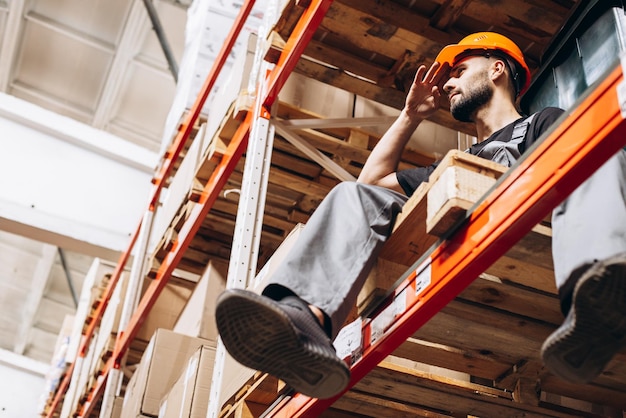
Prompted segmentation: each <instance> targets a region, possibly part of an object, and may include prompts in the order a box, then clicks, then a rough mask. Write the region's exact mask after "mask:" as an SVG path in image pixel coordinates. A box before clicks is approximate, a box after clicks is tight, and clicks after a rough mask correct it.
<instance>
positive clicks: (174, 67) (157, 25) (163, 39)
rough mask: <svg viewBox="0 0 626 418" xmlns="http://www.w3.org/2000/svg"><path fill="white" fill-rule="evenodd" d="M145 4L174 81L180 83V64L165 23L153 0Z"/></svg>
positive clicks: (144, 1) (148, 0) (145, 0)
mask: <svg viewBox="0 0 626 418" xmlns="http://www.w3.org/2000/svg"><path fill="white" fill-rule="evenodd" d="M143 4H144V5H145V6H146V11H147V12H148V16H149V17H150V22H151V23H152V29H154V33H156V36H157V39H158V40H159V44H160V45H161V49H162V50H163V54H164V55H165V59H166V60H167V65H168V67H169V69H170V72H171V73H172V76H173V77H174V81H176V82H177V83H178V64H176V58H174V54H173V53H172V48H170V43H169V42H168V41H167V36H166V35H165V30H163V25H161V20H160V19H159V14H158V13H157V11H156V8H155V7H154V4H152V0H143Z"/></svg>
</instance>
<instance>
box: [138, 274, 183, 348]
mask: <svg viewBox="0 0 626 418" xmlns="http://www.w3.org/2000/svg"><path fill="white" fill-rule="evenodd" d="M151 282H152V280H151V279H146V280H145V282H144V284H143V287H144V289H143V292H142V294H144V293H145V291H146V289H147V288H148V286H149V285H150V283H151ZM190 295H191V290H190V289H188V288H186V287H183V286H178V285H176V284H173V283H167V284H166V285H165V288H164V289H163V290H162V291H161V294H160V295H159V297H158V298H157V301H156V303H155V304H154V306H153V307H152V309H150V312H148V315H147V317H146V319H145V320H144V322H143V324H141V328H139V331H138V332H137V335H136V336H135V339H138V340H143V341H149V340H150V338H152V336H153V334H154V333H155V331H156V330H157V329H158V328H165V329H172V328H174V324H176V320H177V319H178V316H179V315H180V313H181V312H182V310H183V309H184V308H185V305H186V304H187V300H189V297H190Z"/></svg>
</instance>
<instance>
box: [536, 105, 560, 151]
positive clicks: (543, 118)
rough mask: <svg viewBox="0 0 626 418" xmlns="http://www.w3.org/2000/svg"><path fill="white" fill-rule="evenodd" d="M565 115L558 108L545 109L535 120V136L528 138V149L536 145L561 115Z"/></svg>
mask: <svg viewBox="0 0 626 418" xmlns="http://www.w3.org/2000/svg"><path fill="white" fill-rule="evenodd" d="M563 113H565V111H564V110H563V109H559V108H558V107H547V108H545V109H543V110H542V111H541V112H540V113H539V114H537V117H536V119H535V121H534V122H535V123H534V124H533V125H534V126H533V127H532V130H533V131H532V132H533V135H529V136H527V142H528V143H527V147H529V146H530V145H532V144H534V143H535V142H536V141H537V139H539V138H540V137H541V136H542V135H543V134H544V133H545V132H547V131H548V130H549V129H550V127H551V126H552V125H553V124H554V122H556V120H557V119H559V118H560V117H561V115H562V114H563Z"/></svg>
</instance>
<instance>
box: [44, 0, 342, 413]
mask: <svg viewBox="0 0 626 418" xmlns="http://www.w3.org/2000/svg"><path fill="white" fill-rule="evenodd" d="M254 3H255V1H254V0H246V2H245V3H244V5H243V6H242V8H241V10H240V12H239V14H238V16H237V18H236V19H235V22H234V24H233V27H232V29H231V31H230V33H229V35H228V37H227V38H226V41H225V43H224V45H223V46H222V49H221V50H220V53H219V54H218V57H217V59H216V61H215V62H214V64H213V67H212V68H211V71H210V72H209V74H208V76H207V79H206V81H205V83H204V84H203V86H202V88H201V90H200V93H199V94H198V97H197V99H196V101H195V102H194V104H193V106H192V108H191V109H190V112H189V113H188V114H187V116H186V118H185V120H184V122H183V123H182V124H181V126H180V127H179V130H178V133H177V135H176V137H175V139H174V141H173V142H172V145H171V146H170V148H169V149H168V151H167V152H166V154H165V156H164V162H163V165H162V166H161V167H160V169H159V170H158V172H157V173H156V176H155V178H154V180H153V183H154V188H153V191H152V194H151V196H152V197H151V199H150V203H149V207H148V211H151V212H154V210H155V207H156V205H157V203H158V200H159V194H160V192H161V190H162V188H163V186H164V184H165V182H166V180H167V179H168V177H169V175H170V173H171V171H172V168H173V165H174V163H175V162H176V160H177V159H178V157H179V155H180V153H181V151H182V149H183V146H184V144H185V142H186V141H187V139H188V138H189V136H190V134H191V132H192V129H193V126H194V124H195V123H196V121H197V119H198V117H199V115H200V112H201V110H202V107H203V105H204V103H205V101H206V99H207V97H208V95H209V93H210V92H211V90H212V88H213V86H214V84H215V81H216V80H217V77H218V75H219V73H220V71H221V70H222V67H223V65H224V63H225V62H226V59H227V57H228V54H229V53H230V51H231V50H232V47H233V45H234V44H235V42H236V40H237V37H238V36H239V34H240V32H241V29H242V28H243V26H244V24H245V21H246V19H247V17H248V16H249V14H250V11H251V10H252V7H253V6H254ZM331 3H332V0H311V1H310V2H309V4H308V5H307V6H306V10H305V12H304V14H303V15H302V16H301V18H300V20H299V21H298V23H297V25H296V27H295V28H294V30H293V32H292V34H291V36H290V38H289V39H288V41H287V43H286V45H285V47H284V49H283V52H282V53H281V56H280V58H279V61H278V63H277V64H276V66H275V68H274V69H273V70H272V71H271V72H270V73H269V74H268V76H267V78H266V80H265V82H266V86H267V87H266V89H265V91H266V92H267V94H266V95H265V97H263V98H259V99H257V100H262V104H263V107H264V109H265V114H269V113H268V110H269V109H270V108H271V105H272V104H273V103H274V101H275V100H276V98H277V97H278V93H279V92H280V89H281V88H282V87H283V85H284V84H285V82H286V81H287V78H288V77H289V75H290V74H291V72H292V71H293V69H294V68H295V66H296V64H297V62H298V60H299V59H300V56H301V55H302V53H303V51H304V49H305V48H306V46H307V44H308V42H309V41H310V40H311V38H312V37H313V34H314V33H315V31H316V29H317V27H318V26H319V24H320V23H321V21H322V19H323V18H324V16H325V14H326V12H327V11H328V9H329V7H330V5H331ZM253 122H254V121H253V120H252V114H251V113H248V114H247V115H246V118H245V119H244V121H243V122H242V124H241V125H240V126H239V128H238V129H237V131H236V133H235V134H234V136H233V138H232V139H231V141H230V143H229V145H228V148H227V149H226V152H225V154H224V156H223V157H222V160H221V162H220V163H219V164H218V166H217V167H216V169H215V171H214V172H213V174H212V176H211V178H210V179H209V181H208V182H207V184H206V186H205V188H204V190H203V192H202V194H201V198H200V200H199V202H198V203H197V204H196V205H195V206H194V208H193V210H192V212H191V214H190V216H189V217H188V219H187V221H186V222H185V224H184V225H183V226H182V228H181V231H180V232H179V235H178V240H177V242H176V243H175V245H174V246H173V248H172V249H171V250H170V252H169V253H168V254H167V255H166V257H165V259H164V260H163V263H162V264H161V266H160V268H159V270H158V271H157V274H156V277H155V279H154V280H153V281H152V283H151V284H150V286H149V287H148V289H147V290H146V293H145V294H144V295H143V297H142V299H141V301H140V303H139V305H138V307H137V309H136V311H135V313H134V314H133V316H132V317H131V319H130V322H129V324H128V327H127V329H126V331H125V332H122V333H120V334H119V335H118V337H117V339H116V344H115V349H114V352H113V355H112V356H111V358H109V360H108V361H107V363H106V364H105V365H104V367H103V369H102V370H101V371H100V375H99V377H98V379H97V382H96V385H95V387H94V388H93V389H92V390H91V392H90V393H89V394H88V396H87V400H86V402H85V403H84V404H83V405H82V407H81V409H80V411H79V416H89V414H90V413H91V412H92V411H93V408H94V407H95V405H96V403H97V401H98V400H99V399H100V398H101V397H102V394H103V391H104V388H105V384H106V380H107V377H108V373H109V371H110V370H111V369H112V368H119V367H120V363H121V361H122V358H123V357H124V355H125V353H126V351H127V350H128V348H129V347H130V343H131V341H132V339H133V338H134V336H135V335H136V333H137V331H138V330H139V327H140V326H141V324H142V323H143V321H144V320H145V318H146V316H147V314H148V312H149V311H150V309H151V308H152V306H154V303H155V302H156V300H157V298H158V296H159V294H160V292H161V291H162V290H163V288H164V287H165V285H166V284H167V281H168V280H169V278H170V277H171V274H172V272H173V271H174V269H175V268H176V266H177V265H178V263H179V262H180V260H181V258H182V256H183V254H184V252H185V250H186V249H187V248H188V246H189V244H190V243H191V240H192V239H193V237H194V235H195V234H196V233H197V231H198V229H199V228H200V225H201V224H202V221H203V220H204V218H205V217H206V215H207V214H208V212H209V210H210V209H211V207H212V206H213V204H214V203H215V201H216V199H217V197H218V195H219V193H220V192H221V190H222V188H223V186H224V185H225V183H226V181H227V180H228V178H229V176H230V175H231V174H232V172H233V171H234V169H235V166H236V164H237V162H238V161H239V159H240V158H241V156H242V155H243V153H244V151H245V149H246V146H247V141H248V136H249V133H250V129H251V126H252V123H253ZM141 224H142V221H141V220H140V222H139V225H138V226H137V229H136V230H135V232H134V233H133V235H132V236H131V241H130V243H129V246H128V249H127V250H126V251H125V252H124V253H123V254H122V255H121V256H120V259H119V261H118V264H117V266H116V268H115V270H114V272H113V274H112V277H111V279H110V281H109V284H108V286H107V288H106V289H105V291H104V294H103V296H102V298H101V300H100V302H99V304H98V306H97V307H96V309H95V312H94V315H93V317H92V318H93V319H92V320H91V321H90V322H89V324H88V327H87V331H86V333H85V334H84V335H83V337H82V340H81V344H80V347H79V351H78V355H77V359H76V360H78V358H79V357H80V358H84V357H85V354H86V351H87V348H88V346H89V341H90V339H91V338H92V337H93V334H94V331H95V329H96V327H97V326H98V325H99V322H100V320H101V318H102V315H103V314H104V310H105V309H106V306H107V304H108V302H109V300H110V298H111V296H112V294H113V290H114V289H115V285H116V284H117V282H118V280H119V278H120V276H121V273H122V271H123V270H124V267H125V265H126V263H127V261H128V259H129V258H130V254H131V252H132V250H133V248H134V245H135V243H136V241H137V237H138V236H139V232H140V230H141V226H142V225H141ZM75 365H76V361H74V362H73V363H72V364H71V365H70V367H69V368H68V371H67V373H66V376H65V378H64V379H63V380H62V381H61V383H60V385H59V387H58V388H57V390H56V393H55V396H54V399H53V401H52V403H51V405H50V409H49V413H48V417H51V416H53V415H54V413H55V411H56V408H57V406H58V405H59V403H60V401H61V399H62V398H63V395H64V394H65V392H66V391H67V389H68V387H69V383H70V380H71V376H72V372H73V369H74V367H75Z"/></svg>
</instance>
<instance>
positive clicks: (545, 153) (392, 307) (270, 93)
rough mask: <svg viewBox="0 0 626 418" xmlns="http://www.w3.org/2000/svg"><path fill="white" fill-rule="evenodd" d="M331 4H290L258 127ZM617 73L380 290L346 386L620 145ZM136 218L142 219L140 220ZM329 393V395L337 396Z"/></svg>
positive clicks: (219, 173)
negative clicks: (287, 28) (295, 16)
mask: <svg viewBox="0 0 626 418" xmlns="http://www.w3.org/2000/svg"><path fill="white" fill-rule="evenodd" d="M331 3H332V0H310V1H306V2H305V1H300V2H299V4H300V5H302V6H305V7H306V10H305V12H304V14H303V15H302V17H301V18H300V20H299V22H298V24H297V25H296V27H295V29H294V30H293V32H292V35H291V37H290V38H289V40H288V41H287V43H286V45H285V47H284V49H283V51H282V54H281V56H280V58H279V61H278V63H277V64H276V66H275V67H274V68H273V69H272V70H271V71H270V72H269V73H268V75H267V76H266V79H265V88H264V90H263V91H264V92H265V93H264V94H263V97H259V98H257V104H259V105H260V107H261V109H262V112H261V115H260V117H262V118H264V119H268V118H269V117H270V109H271V106H272V104H273V103H274V101H275V100H276V98H277V96H278V93H279V91H280V89H281V88H282V86H283V85H284V83H285V81H286V80H287V78H288V76H289V74H290V73H291V71H292V70H293V69H294V67H295V65H296V63H297V61H298V59H299V58H300V55H301V54H302V53H303V51H304V49H305V47H306V45H307V43H308V42H309V41H310V40H311V38H312V36H313V34H314V32H315V30H316V29H317V27H318V25H319V24H320V23H321V21H322V19H323V18H324V15H325V13H326V12H327V10H328V8H329V7H330V5H331ZM253 5H254V1H250V0H248V1H246V2H245V3H244V5H243V7H242V9H241V11H240V13H239V15H238V17H237V19H236V20H235V23H234V26H233V28H232V29H231V32H230V34H229V36H228V38H227V41H226V42H225V44H224V45H223V47H222V50H221V51H220V54H219V55H218V58H217V60H216V62H215V64H214V66H213V68H212V69H211V71H210V73H209V75H208V77H207V80H206V82H205V84H204V85H203V87H202V90H201V92H200V94H199V96H198V98H197V99H196V102H195V103H194V105H193V107H192V108H191V110H190V112H189V113H188V115H187V116H186V118H185V120H184V122H183V123H182V124H181V126H180V129H179V131H178V134H177V135H176V137H175V139H174V140H173V143H172V145H171V147H170V148H169V150H168V151H167V153H166V154H165V156H164V161H163V163H162V166H161V167H160V169H159V170H158V172H157V174H156V176H155V179H154V187H153V190H152V193H151V199H150V203H149V205H148V209H147V213H153V212H154V210H155V207H156V205H157V202H158V199H159V194H160V192H161V189H162V187H163V186H164V184H165V182H166V181H167V179H168V176H169V174H170V173H171V171H172V167H173V164H174V162H175V161H176V160H177V158H178V157H179V155H180V153H181V151H182V149H183V146H184V144H185V142H186V141H187V138H188V137H189V135H190V133H191V131H192V128H193V125H194V124H195V122H196V120H197V119H198V117H199V114H200V109H202V106H203V104H204V102H205V101H206V99H207V97H208V94H209V92H210V91H211V89H212V87H213V85H214V83H215V81H216V79H217V76H218V75H219V72H220V71H221V69H222V66H223V64H224V63H225V61H226V57H227V56H228V53H229V52H230V50H231V49H232V47H233V45H234V43H235V40H236V39H237V36H238V35H239V33H240V31H241V29H242V27H243V25H244V23H245V20H246V18H247V16H248V14H249V13H250V11H251V9H252V6H253ZM623 74H624V71H623V68H622V66H617V67H616V68H615V69H614V70H613V71H611V72H610V73H609V74H608V75H607V76H606V77H605V78H604V79H603V80H602V81H601V82H599V83H598V85H597V86H595V88H593V89H591V90H590V92H589V93H588V94H587V95H586V96H585V97H583V98H582V99H580V101H579V104H578V106H576V107H575V108H574V110H572V111H570V112H568V113H567V114H565V115H563V117H562V118H561V120H560V123H558V124H555V125H556V128H553V130H552V131H551V132H549V133H548V134H546V135H545V137H544V139H543V140H542V141H539V142H538V143H537V145H536V146H535V147H534V150H532V152H529V153H527V154H526V157H525V158H524V159H523V160H522V161H520V163H519V164H518V165H516V167H515V168H514V169H512V170H510V171H509V172H508V173H507V174H506V175H505V176H503V178H501V179H500V181H498V183H497V184H496V185H495V186H494V188H492V190H491V191H490V193H488V195H487V196H486V197H485V198H484V199H483V200H482V201H481V202H479V203H478V204H477V205H476V206H475V207H474V208H472V210H470V211H468V215H467V217H466V220H465V222H464V223H463V224H462V225H461V226H460V227H459V228H457V229H456V230H455V231H453V233H451V234H449V235H448V236H447V237H445V238H444V239H443V240H441V241H440V242H439V243H438V244H436V245H435V246H434V247H433V248H431V251H429V252H428V253H427V254H426V255H424V256H423V257H422V258H421V259H419V260H417V261H416V262H415V264H414V265H413V266H412V267H411V268H410V269H409V270H407V272H406V273H405V274H404V276H403V277H402V278H400V279H399V281H398V284H397V286H395V287H394V289H393V290H391V291H390V292H389V294H388V295H387V297H386V298H385V302H384V303H383V304H382V305H381V306H383V307H382V308H380V310H379V311H378V312H377V313H376V314H374V315H372V316H371V317H370V318H367V319H365V320H364V321H363V326H362V338H363V340H362V342H363V344H362V348H363V352H362V356H361V357H360V359H359V360H358V361H356V362H355V363H354V364H353V365H352V367H351V370H352V379H351V384H350V386H352V385H354V384H355V383H356V382H357V381H359V380H360V379H361V378H363V377H364V376H365V375H366V374H367V373H368V372H369V371H370V370H372V369H373V368H374V367H375V366H376V365H377V364H378V363H379V362H380V361H382V360H383V359H384V358H385V357H386V356H387V355H388V354H390V353H391V352H393V350H394V349H395V348H396V347H398V346H399V345H400V344H401V343H402V342H403V341H405V340H406V339H407V338H408V337H409V336H410V335H411V334H412V333H414V332H415V331H416V330H417V329H418V328H419V327H420V326H422V325H423V324H424V323H426V322H427V321H428V320H429V319H430V318H431V317H432V316H433V315H434V314H435V313H437V312H438V311H439V310H440V309H441V308H443V307H444V306H445V305H446V304H447V303H448V302H449V301H450V300H452V299H453V298H454V297H455V296H456V295H457V294H458V293H460V292H461V291H462V290H463V289H464V288H465V287H466V286H468V285H469V284H470V283H471V282H472V280H474V278H476V277H477V276H478V275H479V274H480V273H482V272H483V271H484V269H485V268H486V266H488V265H490V264H491V263H493V262H494V261H495V260H497V259H498V258H499V257H500V256H501V255H503V254H504V253H505V252H506V250H507V249H509V248H510V247H512V246H513V245H514V244H515V243H516V242H517V241H518V240H519V239H520V238H521V237H523V236H524V235H525V234H526V233H527V232H528V231H529V230H530V229H531V228H532V227H533V226H534V225H535V224H537V223H538V222H540V221H541V220H542V219H543V218H545V216H546V215H547V214H548V213H549V212H550V211H551V210H552V209H553V208H554V207H555V206H556V205H558V204H559V203H560V202H561V201H562V200H563V199H564V198H565V197H566V196H567V195H568V194H569V193H570V192H571V191H572V190H574V189H575V188H576V187H577V186H578V185H580V184H581V183H582V182H583V181H584V180H585V179H586V178H588V177H589V176H590V175H591V174H592V173H593V172H594V171H595V170H596V169H597V168H599V167H600V166H601V165H602V164H603V163H604V162H605V161H606V160H608V159H609V158H610V157H611V156H612V155H613V154H614V153H615V152H617V151H618V150H619V149H620V148H622V147H624V145H625V144H626V123H625V122H624V113H623V110H622V109H623V108H624V107H625V106H624V101H625V100H624V97H623V96H626V94H624V92H625V90H626V88H625V87H624V76H623ZM254 123H256V121H255V120H254V115H253V114H252V113H251V112H249V113H247V115H246V117H245V119H244V121H243V122H242V123H241V125H240V126H239V128H238V129H237V131H236V133H235V134H234V136H233V138H232V140H231V142H230V144H229V146H228V148H227V150H226V152H225V153H224V155H223V156H222V159H221V162H220V163H219V164H218V166H217V168H216V169H215V171H214V173H213V175H212V176H211V178H210V179H209V181H208V182H207V184H206V187H205V188H204V190H203V191H202V193H201V195H200V199H199V201H198V203H197V204H196V205H195V206H194V208H193V210H192V212H191V214H190V216H189V217H188V219H187V220H186V222H185V224H184V225H183V227H182V229H181V231H180V232H179V235H178V240H177V243H176V245H174V246H173V248H172V249H171V250H170V252H169V253H168V254H167V256H166V257H165V259H164V261H163V263H162V264H161V266H160V268H159V270H158V272H157V273H156V277H155V279H154V280H153V281H152V283H151V285H150V286H149V288H148V290H147V291H146V293H145V295H144V296H143V298H142V299H141V302H140V303H139V305H138V307H137V309H136V310H135V312H134V313H133V315H132V317H131V318H130V320H129V322H128V325H127V327H126V329H125V331H124V332H122V333H120V334H119V335H118V337H117V340H116V344H115V349H114V353H113V356H111V358H110V359H109V360H108V362H107V363H106V364H105V366H104V367H103V369H102V370H101V374H100V376H99V378H98V380H97V384H96V387H95V388H94V389H93V390H92V392H91V393H90V394H89V396H88V398H87V401H86V402H85V403H84V404H83V405H82V408H81V410H80V411H79V416H89V415H90V413H91V412H92V411H93V409H94V407H95V405H96V403H97V402H98V400H100V398H101V397H102V394H103V391H104V387H105V384H106V382H107V378H108V377H109V374H110V372H111V371H112V370H116V369H119V367H120V364H121V361H122V359H123V357H124V355H125V353H126V351H127V350H128V349H129V347H130V343H131V341H132V339H133V337H134V336H135V334H136V332H137V331H138V329H139V327H140V326H141V324H142V322H143V320H144V318H145V317H146V315H147V313H148V312H149V310H150V309H151V307H152V306H153V305H154V303H155V302H156V299H157V297H158V296H159V294H160V292H161V290H162V289H163V288H164V287H165V285H166V284H167V281H168V279H169V277H170V276H171V274H172V272H173V270H174V269H175V268H176V266H177V264H178V262H179V261H180V260H181V258H182V255H183V253H184V251H185V249H186V248H187V246H188V245H189V243H190V242H191V239H192V238H193V236H194V234H195V233H196V232H197V231H198V228H199V226H200V224H201V223H202V220H203V219H204V217H205V216H206V215H207V213H208V211H209V210H210V208H211V206H212V205H213V203H214V202H215V200H216V199H217V196H218V194H219V193H220V191H221V189H222V187H223V186H224V184H225V182H226V181H227V179H228V177H229V175H230V174H231V173H232V172H233V170H234V168H235V165H236V164H237V162H238V161H239V159H240V157H241V156H242V155H243V153H244V152H245V148H246V145H247V142H248V137H249V135H250V132H251V129H252V127H253V125H254ZM144 220H145V218H144ZM142 223H145V221H142V222H140V223H139V226H138V227H137V230H136V231H135V233H134V234H133V235H132V237H131V240H130V243H129V247H128V249H127V250H126V251H125V252H124V253H123V254H122V255H121V257H120V260H119V262H118V265H117V267H116V269H115V271H114V273H113V275H112V278H111V280H110V282H109V285H108V287H107V289H106V291H105V294H104V296H103V297H102V299H101V300H100V302H99V304H98V306H97V308H96V312H95V315H94V317H93V319H92V320H91V322H90V323H89V324H88V328H87V332H86V334H85V335H84V336H83V340H82V341H81V345H80V349H79V353H78V357H77V359H76V361H75V362H74V363H72V365H71V366H70V370H69V371H68V373H67V375H66V377H65V379H64V380H63V381H62V382H61V384H60V386H59V388H58V389H57V392H56V394H55V397H54V400H53V403H52V406H51V408H50V413H49V416H52V415H53V414H54V411H55V409H56V406H57V405H58V404H59V402H60V400H61V399H62V397H63V394H64V392H65V391H66V390H67V387H68V385H69V380H70V378H71V375H72V368H73V367H74V365H75V364H77V362H78V361H80V357H81V356H84V355H85V352H86V349H87V347H88V344H89V339H90V338H91V337H92V336H93V334H94V331H95V328H96V327H97V325H98V321H99V320H100V318H101V317H102V314H103V312H104V309H105V308H106V306H107V303H108V301H109V299H110V297H111V295H112V292H113V289H114V287H115V284H116V283H117V281H118V279H119V277H120V275H121V272H122V270H123V269H124V266H125V265H126V262H127V261H128V259H129V258H130V254H131V253H132V250H133V248H134V246H135V244H136V243H137V241H138V237H139V236H140V232H141V230H142ZM339 396H340V395H338V396H337V397H339ZM337 397H336V398H332V399H325V400H319V399H312V398H308V397H306V396H304V395H301V394H295V395H291V396H284V397H282V398H280V399H278V400H277V402H275V405H273V407H272V408H271V410H270V411H268V415H269V416H277V417H295V416H317V415H319V413H320V412H321V411H323V410H324V409H326V408H327V407H328V406H330V405H331V404H332V402H333V401H334V400H336V399H337Z"/></svg>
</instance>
